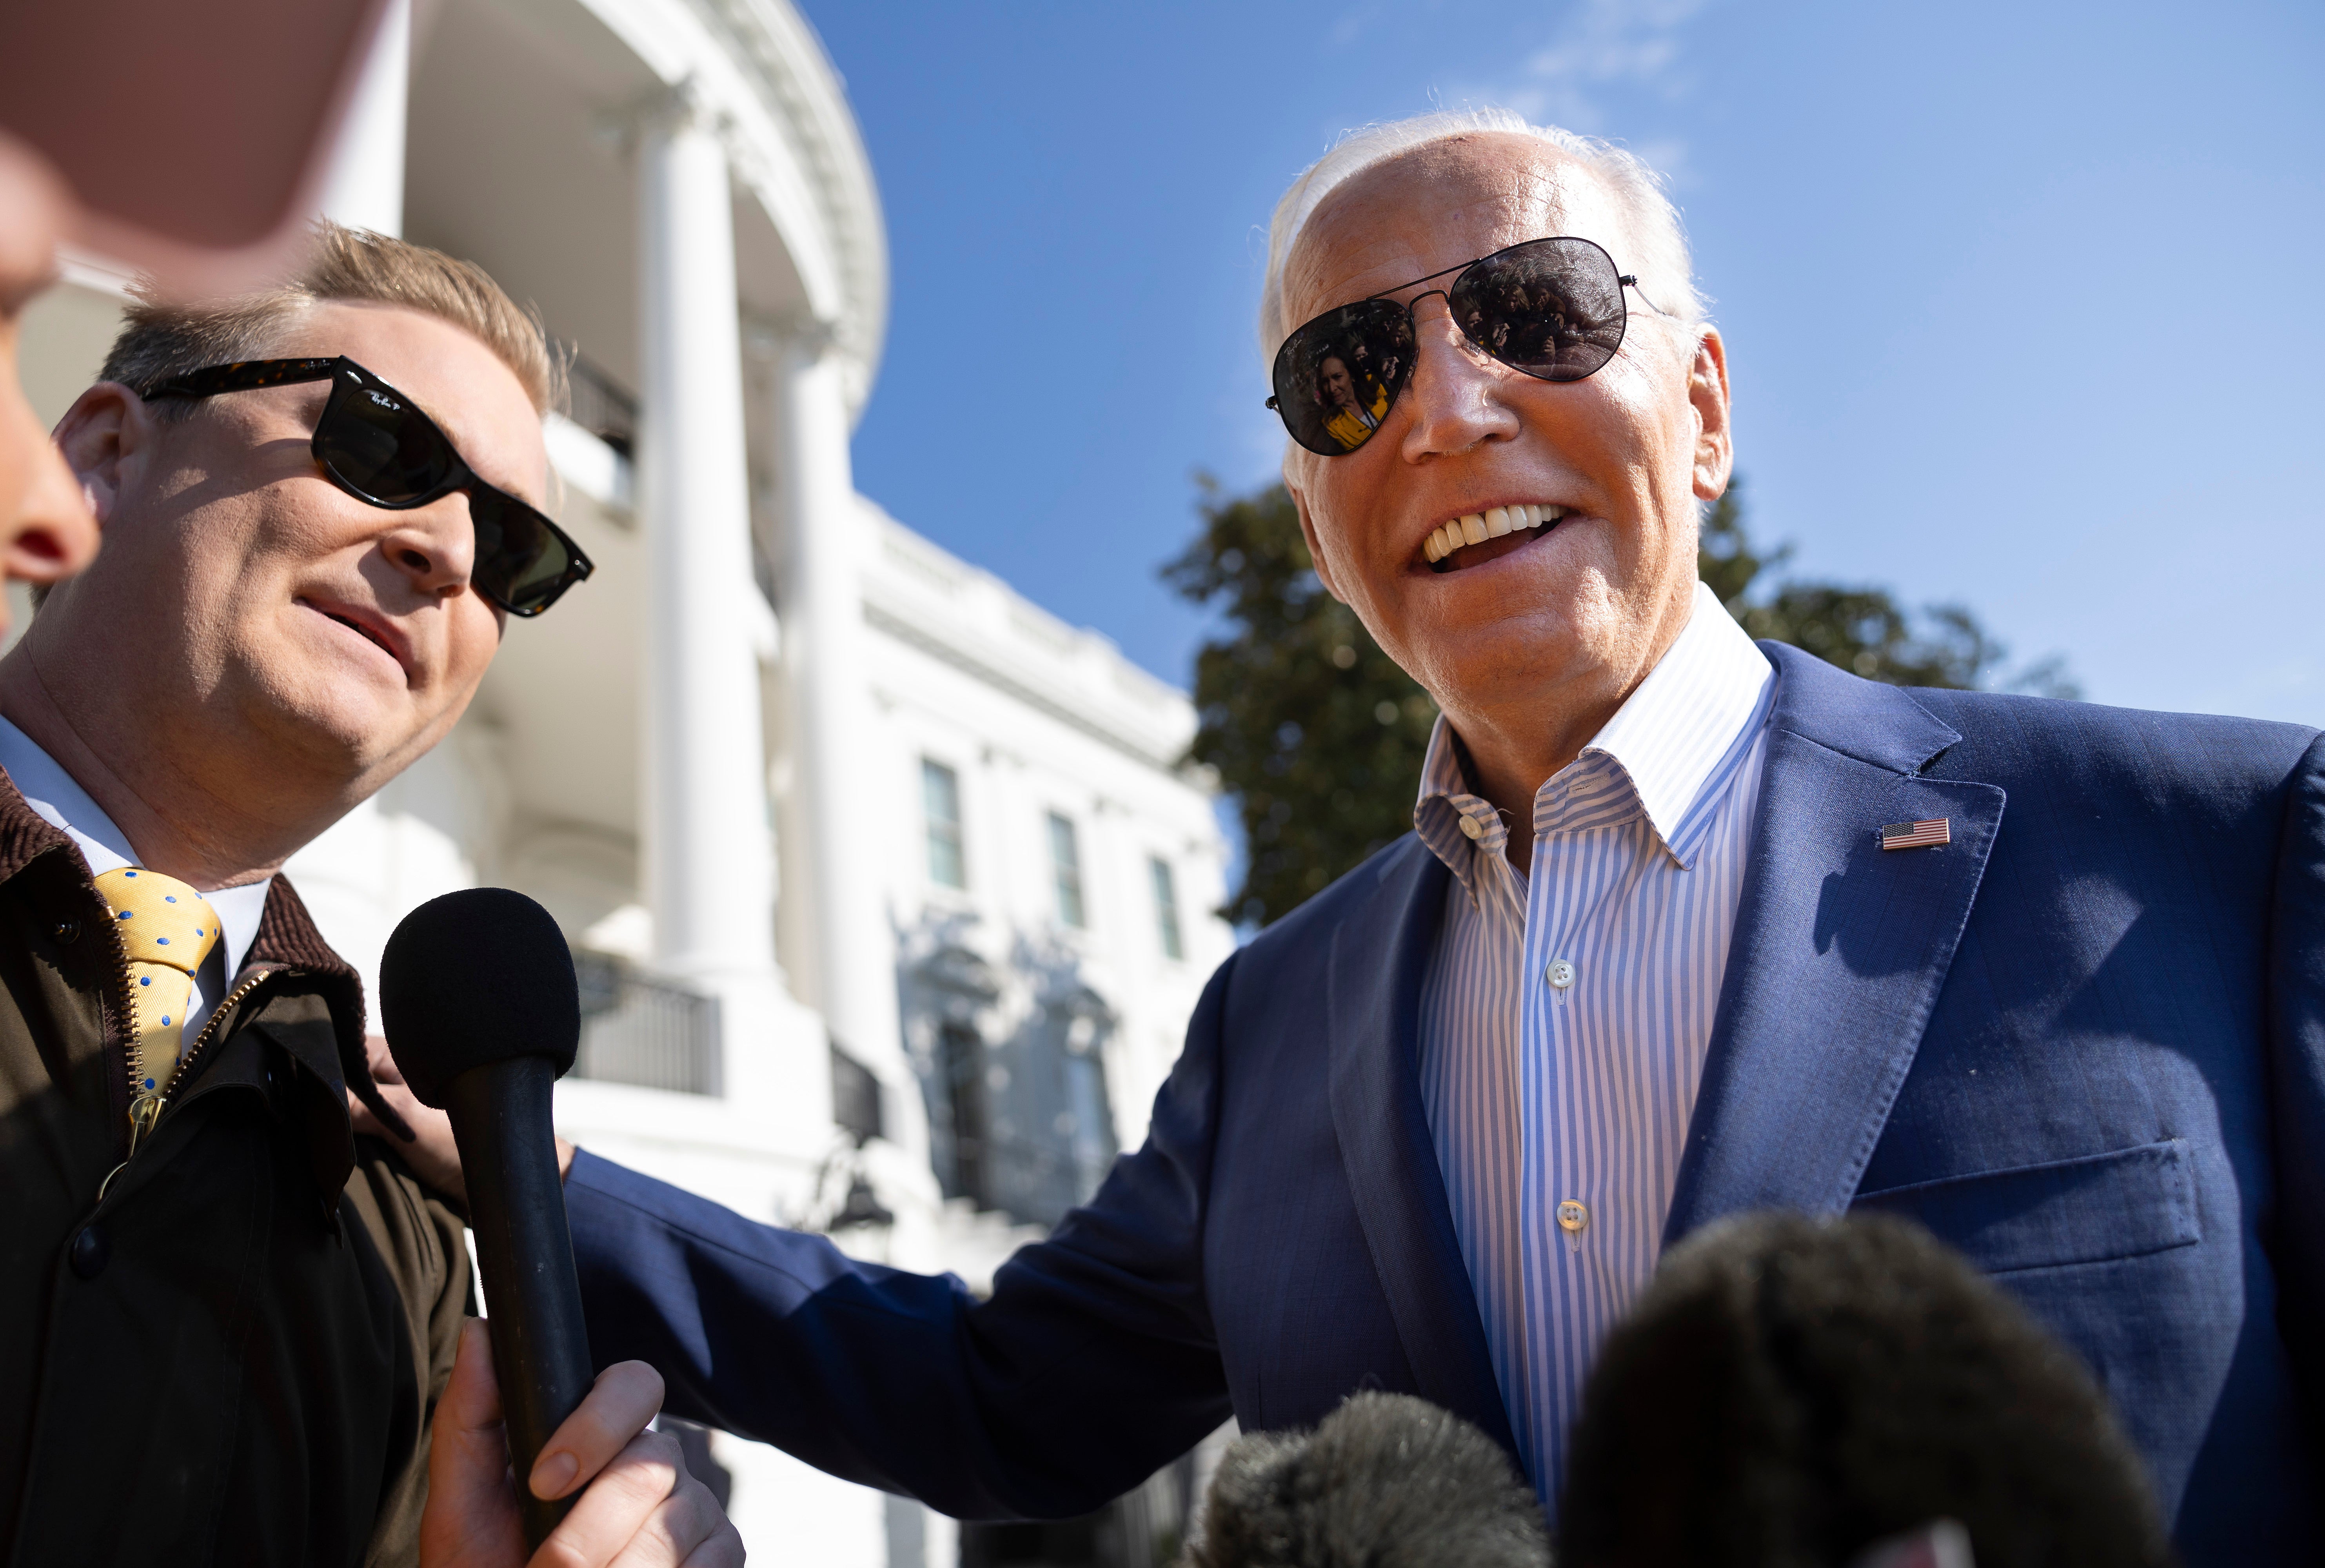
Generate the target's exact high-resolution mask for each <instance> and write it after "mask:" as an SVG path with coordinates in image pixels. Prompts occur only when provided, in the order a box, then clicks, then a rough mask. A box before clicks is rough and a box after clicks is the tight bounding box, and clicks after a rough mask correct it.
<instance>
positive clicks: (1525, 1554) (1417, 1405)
mask: <svg viewBox="0 0 2325 1568" xmlns="http://www.w3.org/2000/svg"><path fill="white" fill-rule="evenodd" d="M1549 1563H1550V1541H1549V1536H1548V1532H1547V1531H1546V1530H1545V1529H1544V1528H1543V1526H1542V1508H1541V1505H1540V1504H1538V1503H1537V1502H1536V1501H1535V1500H1534V1495H1533V1488H1532V1487H1529V1486H1528V1485H1526V1484H1525V1482H1524V1481H1523V1480H1519V1479H1518V1474H1517V1471H1515V1470H1514V1468H1512V1466H1511V1464H1510V1461H1509V1456H1508V1455H1506V1454H1505V1453H1503V1452H1502V1450H1501V1448H1500V1446H1499V1445H1498V1444H1496V1443H1495V1442H1494V1440H1493V1439H1492V1438H1490V1437H1487V1435H1486V1434H1484V1433H1482V1432H1480V1431H1478V1430H1477V1428H1476V1427H1475V1426H1472V1425H1469V1424H1468V1422H1466V1421H1464V1420H1462V1419H1461V1418H1460V1417H1459V1416H1456V1415H1454V1414H1452V1413H1451V1412H1450V1411H1447V1410H1440V1409H1439V1408H1438V1407H1436V1406H1434V1405H1431V1404H1430V1403H1428V1402H1427V1401H1426V1400H1422V1399H1416V1398H1413V1397H1412V1396H1411V1395H1409V1394H1369V1393H1368V1394H1357V1395H1355V1396H1353V1397H1350V1398H1349V1400H1348V1403H1347V1404H1345V1405H1343V1406H1341V1407H1339V1408H1338V1410H1335V1411H1334V1412H1332V1414H1331V1415H1329V1416H1326V1417H1325V1418H1324V1421H1323V1423H1322V1425H1319V1426H1318V1427H1317V1428H1316V1430H1315V1431H1313V1432H1295V1433H1267V1432H1263V1433H1254V1434H1251V1435H1250V1436H1248V1437H1243V1438H1238V1439H1237V1441H1236V1443H1234V1444H1233V1445H1232V1446H1231V1447H1229V1448H1228V1450H1227V1455H1226V1457H1225V1458H1223V1459H1222V1460H1221V1461H1220V1462H1219V1471H1218V1475H1217V1476H1216V1477H1215V1478H1214V1479H1213V1480H1212V1481H1211V1490H1210V1495H1209V1499H1208V1500H1207V1502H1206V1503H1205V1506H1204V1514H1203V1523H1202V1536H1201V1538H1200V1540H1198V1541H1197V1542H1196V1543H1195V1545H1193V1546H1192V1547H1190V1549H1189V1551H1188V1554H1187V1556H1186V1559H1185V1563H1184V1568H1549Z"/></svg>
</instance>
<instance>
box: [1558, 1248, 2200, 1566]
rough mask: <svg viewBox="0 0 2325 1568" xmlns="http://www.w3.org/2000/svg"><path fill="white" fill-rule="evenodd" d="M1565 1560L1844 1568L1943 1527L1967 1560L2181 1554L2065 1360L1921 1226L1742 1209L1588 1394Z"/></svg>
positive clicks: (1628, 1330)
mask: <svg viewBox="0 0 2325 1568" xmlns="http://www.w3.org/2000/svg"><path fill="white" fill-rule="evenodd" d="M1572 1452H1573V1459H1572V1461H1571V1463H1570V1468H1569V1471H1568V1473H1567V1480H1566V1489H1565V1492H1564V1495H1563V1498H1562V1499H1561V1509H1560V1529H1561V1543H1560V1552H1559V1560H1560V1562H1561V1563H1563V1564H1565V1565H1566V1568H1664V1565H1666V1564H1668V1565H1670V1568H1679V1565H1681V1564H1685V1565H1687V1568H1719V1565H1721V1564H1734V1565H1736V1568H1747V1565H1748V1568H1794V1565H1798V1568H1828V1565H1829V1568H1842V1565H1843V1564H1846V1563H1850V1562H1851V1561H1852V1560H1854V1559H1856V1558H1857V1557H1858V1555H1859V1554H1861V1553H1864V1552H1866V1549H1867V1548H1869V1547H1871V1546H1872V1545H1875V1544H1876V1543H1877V1542H1881V1541H1883V1540H1885V1539H1886V1538H1889V1537H1893V1536H1899V1535H1901V1534H1904V1533H1906V1532H1910V1531H1913V1530H1916V1529H1920V1528H1922V1527H1924V1526H1928V1525H1929V1524H1930V1523H1931V1521H1932V1520H1936V1519H1939V1518H1942V1517H1950V1518H1953V1519H1957V1520H1959V1521H1960V1522H1961V1524H1962V1525H1963V1526H1967V1528H1968V1535H1969V1538H1970V1542H1971V1545H1972V1546H1973V1547H1974V1549H1975V1554H1976V1560H1977V1563H1978V1568H2036V1565H2041V1568H2079V1565H2081V1564H2090V1565H2092V1568H2098V1565H2099V1564H2108V1565H2110V1568H2146V1565H2149V1564H2155V1565H2161V1564H2164V1563H2169V1562H2171V1561H2172V1557H2171V1553H2170V1548H2169V1547H2168V1546H2167V1545H2166V1544H2165V1537H2164V1533H2163V1525H2162V1522H2161V1519H2160V1517H2159V1516H2158V1513H2157V1509H2156V1507H2155V1503H2154V1499H2152V1498H2151V1497H2150V1495H2149V1492H2148V1487H2147V1481H2146V1477H2145V1473H2144V1471H2143V1470H2142V1469H2141V1467H2140V1462H2139V1460H2138V1458H2137V1456H2136V1455H2135V1453H2134V1452H2133V1450H2132V1448H2131V1445H2130V1443H2128V1442H2127V1441H2126V1439H2125V1437H2124V1435H2123V1434H2122V1433H2121V1432H2120V1431H2119V1430H2118V1429H2117V1425H2116V1424H2115V1421H2114V1418H2113V1416H2111V1415H2110V1414H2109V1412H2108V1409H2107V1401H2106V1399H2105V1397H2104V1396H2102V1395H2101V1393H2100V1392H2099V1390H2098V1388H2097V1387H2096V1386H2095V1385H2094V1384H2093V1382H2092V1380H2091V1379H2090V1376H2089V1373H2088V1372H2086V1371H2085V1370H2084V1369H2083V1367H2082V1365H2081V1364H2080V1362H2079V1361H2077V1360H2075V1358H2074V1357H2073V1355H2072V1354H2071V1353H2070V1352H2069V1351H2067V1350H2066V1349H2065V1348H2064V1347H2063V1346H2061V1344H2059V1343H2058V1342H2056V1341H2054V1340H2052V1338H2051V1336H2050V1335H2049V1334H2047V1333H2044V1332H2043V1331H2042V1329H2041V1328H2040V1327H2038V1326H2037V1325H2036V1324H2034V1322H2033V1320H2032V1319H2031V1318H2029V1317H2028V1316H2027V1315H2026V1314H2025V1313H2024V1311H2023V1310H2022V1309H2021V1308H2020V1307H2019V1306H2018V1305H2016V1304H2015V1302H2013V1301H2011V1300H2010V1299H2009V1298H2008V1297H2007V1296H2004V1295H2003V1293H2002V1292H2001V1291H2000V1290H1998V1289H1996V1287H1994V1286H1993V1285H1991V1284H1989V1283H1988V1282H1987V1280H1985V1279H1984V1278H1982V1277H1980V1276H1979V1275H1978V1273H1977V1272H1976V1271H1974V1270H1973V1269H1972V1268H1970V1267H1969V1265H1968V1263H1967V1262H1965V1261H1964V1260H1963V1259H1960V1258H1959V1257H1957V1256H1955V1255H1954V1254H1953V1253H1952V1252H1951V1251H1950V1250H1947V1249H1946V1248H1944V1247H1942V1246H1941V1245H1940V1244H1939V1243H1938V1242H1937V1241H1934V1240H1932V1239H1931V1237H1930V1236H1929V1235H1928V1234H1927V1232H1925V1231H1922V1230H1921V1229H1920V1228H1919V1227H1917V1226H1913V1225H1911V1224H1908V1223H1906V1222H1903V1221H1898V1220H1893V1219H1888V1218H1885V1217H1880V1216H1868V1217H1860V1218H1854V1219H1848V1220H1843V1221H1838V1222H1818V1221H1814V1220H1811V1219H1807V1218H1804V1217H1802V1216H1799V1215H1791V1214H1765V1215H1752V1216H1747V1217H1745V1218H1741V1219H1737V1220H1734V1221H1730V1222H1727V1223H1725V1224H1722V1225H1718V1226H1715V1227H1713V1228H1711V1229H1709V1230H1707V1231H1703V1232H1701V1233H1700V1234H1699V1235H1697V1236H1695V1237H1693V1238H1691V1239H1690V1240H1689V1241H1686V1242H1685V1243H1683V1244H1682V1245H1681V1246H1680V1247H1678V1248H1677V1249H1675V1250H1673V1251H1672V1253H1671V1255H1670V1256H1669V1257H1668V1258H1667V1259H1665V1260H1664V1262H1663V1268H1662V1269H1661V1271H1660V1272H1659V1273H1658V1275H1657V1276H1656V1278H1655V1281H1654V1283H1653V1286H1651V1287H1649V1289H1648V1290H1647V1292H1646V1294H1645V1295H1644V1296H1642V1297H1641V1298H1640V1300H1639V1304H1638V1305H1637V1307H1636V1308H1635V1310H1634V1311H1633V1312H1632V1314H1630V1316H1629V1317H1628V1318H1626V1320H1625V1321H1624V1322H1623V1324H1621V1325H1620V1326H1619V1327H1617V1328H1616V1330H1615V1332H1614V1333H1613V1334H1611V1335H1610V1336H1609V1337H1608V1339H1607V1345H1606V1348H1605V1350H1604V1351H1602V1352H1601V1354H1600V1356H1599V1359H1598V1366H1597V1368H1596V1370H1594V1371H1593V1372H1592V1374H1591V1378H1590V1382H1589V1387H1588V1388H1587V1389H1586V1391H1585V1393H1584V1396H1583V1405H1582V1416H1581V1418H1580V1420H1579V1423H1578V1425H1577V1428H1576V1432H1575V1438H1574V1445H1573V1450H1572Z"/></svg>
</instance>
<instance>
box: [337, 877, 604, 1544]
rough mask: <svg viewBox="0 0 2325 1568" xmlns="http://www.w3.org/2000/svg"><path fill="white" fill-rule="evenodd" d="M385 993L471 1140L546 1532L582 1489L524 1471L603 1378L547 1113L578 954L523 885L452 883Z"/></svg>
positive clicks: (512, 1441) (488, 1262) (401, 946)
mask: <svg viewBox="0 0 2325 1568" xmlns="http://www.w3.org/2000/svg"><path fill="white" fill-rule="evenodd" d="M379 1008H380V1016H381V1019H382V1020H383V1022H384V1024H385V1025H386V1028H387V1038H388V1041H389V1044H390V1047H391V1048H392V1049H393V1050H394V1054H395V1065H396V1066H397V1067H398V1068H400V1069H401V1070H402V1071H403V1081H404V1082H405V1083H406V1084H410V1085H411V1088H412V1093H413V1094H415V1095H416V1096H418V1097H419V1100H420V1102H421V1104H423V1105H432V1106H435V1107H436V1108H437V1109H439V1110H440V1111H448V1112H449V1113H450V1115H451V1118H452V1134H453V1136H454V1137H455V1138H456V1139H459V1145H460V1167H461V1169H462V1171H463V1172H464V1173H465V1174H466V1176H467V1180H468V1214H469V1220H470V1223H471V1224H472V1225H473V1227H474V1228H475V1230H476V1232H477V1262H478V1263H479V1264H480V1265H481V1266H482V1268H483V1270H484V1277H485V1279H484V1283H485V1296H486V1305H487V1306H488V1308H489V1309H490V1315H489V1316H488V1317H487V1318H486V1324H487V1325H488V1326H489V1328H490V1329H491V1332H492V1336H493V1369H494V1372H495V1375H496V1378H497V1379H498V1380H499V1383H500V1390H501V1409H502V1412H503V1415H504V1416H505V1420H506V1421H507V1424H508V1439H509V1457H510V1459H511V1461H512V1462H513V1463H514V1467H515V1471H516V1479H517V1498H518V1501H519V1505H520V1507H521V1508H523V1516H524V1533H525V1539H526V1541H527V1542H528V1543H529V1544H530V1545H532V1546H534V1547H536V1548H537V1547H538V1546H540V1545H541V1543H542V1538H543V1537H544V1536H547V1535H548V1534H549V1532H550V1531H551V1530H552V1529H554V1528H556V1526H557V1521H558V1520H560V1519H561V1518H563V1517H565V1513H566V1510H567V1509H568V1508H570V1507H571V1506H572V1499H570V1498H568V1499H563V1500H561V1501H558V1502H543V1501H542V1500H541V1499H538V1498H536V1497H534V1496H533V1489H532V1488H531V1487H530V1486H528V1485H527V1484H526V1478H527V1477H528V1476H530V1475H531V1474H532V1473H533V1461H534V1460H536V1459H538V1458H539V1457H540V1455H541V1450H542V1444H543V1443H547V1442H548V1441H549V1438H550V1436H551V1434H553V1433H554V1432H555V1431H556V1430H557V1428H558V1425H559V1424H560V1423H561V1422H562V1421H563V1420H564V1419H565V1418H566V1417H567V1416H570V1415H571V1414H573V1412H574V1410H575V1408H576V1407H579V1405H580V1403H581V1400H582V1398H583V1397H584V1396H586V1395H587V1394H588V1392H589V1385H590V1382H591V1380H592V1379H591V1372H590V1362H589V1333H588V1326H587V1325H586V1324H584V1323H583V1321H582V1318H581V1284H580V1279H579V1276H578V1275H577V1274H576V1272H575V1270H574V1267H573V1235H572V1232H571V1231H570V1230H569V1229H568V1228H567V1226H566V1220H565V1189H564V1186H563V1184H562V1183H561V1182H560V1180H559V1179H558V1175H557V1139H556V1133H555V1131H554V1130H553V1129H552V1127H551V1120H550V1111H551V1104H550V1100H551V1089H552V1087H553V1086H554V1084H556V1082H557V1080H558V1079H559V1078H560V1077H561V1076H563V1075H564V1073H565V1070H566V1069H567V1068H569V1067H570V1066H571V1065H573V1053H574V1051H575V1049H576V1048H577V1047H579V1044H580V1041H581V1003H580V997H579V991H578V988H577V987H576V986H575V983H574V980H573V955H572V953H571V952H570V950H569V949H568V948H567V947H566V945H565V937H564V935H563V933H561V932H560V931H559V930H558V928H557V922H556V920H555V919H554V918H551V915H550V913H549V911H548V910H546V909H542V907H541V906H540V905H539V904H536V903H534V902H533V900H532V899H528V898H526V897H525V896H524V895H523V893H518V892H512V891H510V890H508V889H506V888H470V889H468V890H465V891H462V892H458V893H447V894H445V895H444V896H443V897H442V898H440V899H430V900H429V901H428V902H426V903H424V904H422V905H421V906H420V907H419V908H418V909H414V910H412V913H410V914H409V915H406V916H405V917H404V918H403V921H402V922H401V923H400V924H399V925H397V927H395V934H394V936H390V937H389V938H388V939H387V950H386V952H385V953H384V954H383V955H381V958H380V964H379Z"/></svg>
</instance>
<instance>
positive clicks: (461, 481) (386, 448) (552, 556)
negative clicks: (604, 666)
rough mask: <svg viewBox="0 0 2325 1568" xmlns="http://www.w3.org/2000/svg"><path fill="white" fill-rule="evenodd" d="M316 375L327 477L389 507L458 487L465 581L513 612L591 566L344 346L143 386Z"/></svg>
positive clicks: (192, 391) (226, 386)
mask: <svg viewBox="0 0 2325 1568" xmlns="http://www.w3.org/2000/svg"><path fill="white" fill-rule="evenodd" d="M313 381H329V383H331V397H330V401H329V402H327V403H325V404H324V405H323V417H322V418H321V419H320V420H317V421H316V423H315V440H314V453H315V461H316V462H318V463H320V464H321V465H322V466H323V472H324V473H325V474H326V475H329V477H330V481H331V483H332V484H336V485H338V487H339V488H340V489H342V490H344V491H346V492H347V493H348V494H350V495H352V496H354V497H355V498H356V499H357V500H358V501H362V502H367V503H370V504H371V505H373V506H379V507H384V508H386V509H387V510H388V511H390V512H410V511H412V509H413V508H415V507H421V506H425V505H427V504H428V503H430V502H431V501H434V500H436V499H438V498H439V497H440V496H444V495H449V494H450V493H452V492H453V491H455V490H458V491H461V492H464V493H466V494H467V495H468V517H469V519H470V521H472V522H473V523H474V525H475V527H476V530H477V560H476V565H475V566H474V567H471V568H470V570H469V573H468V578H469V581H470V583H471V584H472V585H473V586H475V587H476V589H477V592H478V593H480V594H482V595H485V597H486V598H487V599H490V600H491V601H492V602H493V603H494V604H498V605H499V606H500V607H501V608H502V609H504V610H506V611H507V612H508V613H510V614H512V615H538V614H540V613H542V611H543V610H546V609H548V608H549V607H550V606H551V604H555V603H557V599H558V595H560V594H562V593H564V592H565V590H566V589H568V588H570V587H571V586H573V585H574V584H576V583H578V582H579V581H580V580H581V579H582V578H584V577H586V576H588V575H589V574H590V573H591V572H592V571H594V570H596V569H597V568H596V567H594V566H592V565H591V564H590V560H589V558H588V556H585V555H583V554H582V553H581V547H580V546H579V545H577V544H575V543H574V542H573V541H572V540H570V538H568V537H567V536H566V534H565V531H564V530H562V529H560V528H559V527H558V526H557V525H556V524H555V523H553V522H551V521H549V519H547V518H546V517H543V516H542V514H541V513H540V512H536V511H534V510H533V508H532V507H530V506H527V505H526V504H525V503H523V502H522V501H519V500H518V499H517V498H516V497H515V496H514V495H511V494H510V493H508V492H506V491H505V490H498V489H496V488H494V487H493V486H492V485H490V484H486V483H485V481H484V480H483V479H482V478H480V477H478V476H477V471H476V470H475V469H473V468H471V467H469V466H468V463H467V462H466V460H464V459H463V458H462V457H461V456H460V454H459V453H458V452H456V451H454V450H453V449H452V442H451V439H450V438H449V437H448V436H446V435H445V434H444V432H443V431H442V430H441V429H438V428H437V425H436V421H435V420H431V419H430V418H429V417H428V416H427V415H426V414H424V413H421V411H420V406H419V405H418V404H417V403H414V402H413V401H412V400H411V399H410V398H407V397H405V396H404V395H403V393H402V392H398V391H396V390H395V389H394V387H392V386H390V385H388V384H387V383H385V382H384V381H382V380H380V379H379V377H377V376H375V375H374V374H372V373H371V372H369V371H367V370H366V369H365V368H364V367H363V366H362V365H360V364H357V363H356V362H355V361H354V360H352V359H348V358H347V357H346V356H345V355H341V356H340V357H338V358H336V359H255V360H250V361H247V362H245V363H243V364H214V365H211V366H209V367H208V369H205V370H197V371H190V372H188V373H187V374H184V375H179V376H172V377H171V378H170V379H169V380H167V381H163V382H159V383H155V384H154V385H153V386H151V387H149V388H147V389H146V390H145V391H144V392H143V393H142V394H141V395H142V396H144V398H145V399H147V400H148V401H151V400H153V399H154V398H207V397H216V396H217V395H218V393H220V392H254V391H255V390H257V389H258V388H260V387H269V386H293V385H296V384H298V383H301V382H313Z"/></svg>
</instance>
